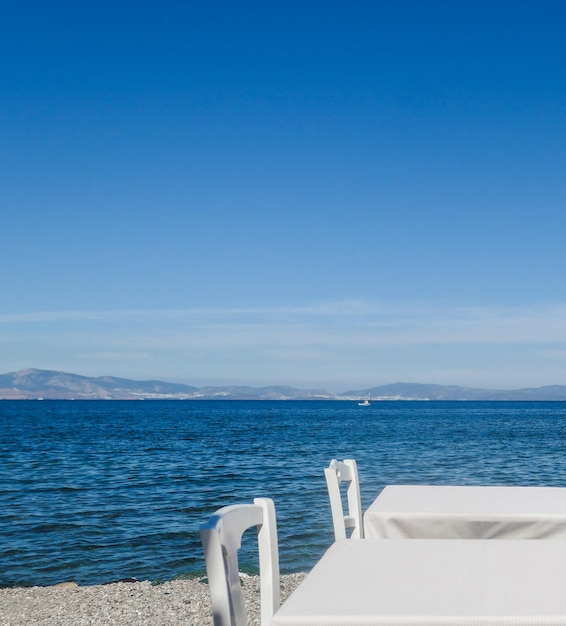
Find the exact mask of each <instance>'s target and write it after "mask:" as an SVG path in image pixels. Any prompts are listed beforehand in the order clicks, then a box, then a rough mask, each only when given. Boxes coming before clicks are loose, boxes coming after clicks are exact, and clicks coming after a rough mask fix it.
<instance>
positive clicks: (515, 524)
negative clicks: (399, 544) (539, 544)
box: [364, 485, 566, 539]
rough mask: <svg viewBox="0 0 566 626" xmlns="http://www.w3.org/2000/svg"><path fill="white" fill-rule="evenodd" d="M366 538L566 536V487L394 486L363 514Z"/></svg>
mask: <svg viewBox="0 0 566 626" xmlns="http://www.w3.org/2000/svg"><path fill="white" fill-rule="evenodd" d="M364 532H365V536H366V537H367V538H385V539H566V488H562V487H450V486H428V485H389V486H387V487H385V489H383V491H382V492H381V493H380V494H379V496H378V497H377V498H376V499H375V500H374V502H373V503H372V505H371V506H370V507H369V508H368V509H367V511H366V513H365V515H364Z"/></svg>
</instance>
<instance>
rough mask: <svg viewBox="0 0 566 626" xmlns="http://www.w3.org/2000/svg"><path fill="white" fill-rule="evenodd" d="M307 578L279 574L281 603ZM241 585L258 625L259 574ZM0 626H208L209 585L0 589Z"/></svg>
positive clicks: (254, 624) (68, 585) (251, 618)
mask: <svg viewBox="0 0 566 626" xmlns="http://www.w3.org/2000/svg"><path fill="white" fill-rule="evenodd" d="M305 576H306V574H290V575H285V576H282V577H281V599H282V601H283V600H284V599H285V598H286V597H287V596H288V595H289V594H290V593H291V591H293V589H295V587H296V586H297V585H298V584H299V583H300V582H301V580H303V578H304V577H305ZM242 588H243V591H244V597H245V599H246V606H247V608H248V622H249V626H260V618H259V577H258V576H245V577H243V579H242ZM0 626H212V612H211V605H210V596H209V593H208V585H207V584H206V582H202V581H199V580H197V579H189V580H174V581H170V582H166V583H162V584H158V585H154V584H152V583H151V582H148V581H143V582H119V583H112V584H108V585H93V586H85V587H80V586H78V585H77V584H75V583H73V582H67V583H61V584H59V585H54V586H52V587H12V588H5V589H0Z"/></svg>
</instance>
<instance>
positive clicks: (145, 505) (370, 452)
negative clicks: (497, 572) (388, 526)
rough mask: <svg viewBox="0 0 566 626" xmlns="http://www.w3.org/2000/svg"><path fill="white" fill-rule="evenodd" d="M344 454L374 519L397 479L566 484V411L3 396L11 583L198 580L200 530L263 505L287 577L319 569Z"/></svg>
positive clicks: (2, 470) (4, 571) (0, 445)
mask: <svg viewBox="0 0 566 626" xmlns="http://www.w3.org/2000/svg"><path fill="white" fill-rule="evenodd" d="M333 457H335V458H339V459H341V458H355V459H357V461H358V466H359V471H360V480H361V485H362V500H363V502H362V504H363V507H364V508H366V507H367V506H368V505H369V504H370V503H371V501H372V500H373V499H374V498H375V496H376V495H377V494H378V493H379V491H380V490H381V489H382V488H383V487H384V486H385V485H386V484H393V483H429V484H469V485H472V484H474V485H475V484H503V485H555V486H558V485H566V403H560V402H525V403H523V402H510V403H507V402H381V403H374V404H373V405H372V406H371V407H370V408H359V407H358V406H357V405H356V403H354V402H352V403H350V402H258V401H255V402H243V401H242V402H233V401H216V402H184V401H171V402H168V401H155V402H148V401H146V402H141V401H140V402H118V401H93V402H89V401H44V402H39V401H35V402H33V401H30V402H27V401H13V402H12V401H2V402H0V528H1V529H2V531H1V533H0V586H11V585H47V584H53V583H57V582H61V581H64V580H75V581H77V582H78V583H79V584H99V583H104V582H109V581H113V580H118V579H122V578H130V577H136V578H138V579H149V580H160V579H161V580H168V579H171V578H174V577H178V576H194V575H199V574H201V573H202V572H203V568H204V561H203V557H202V551H201V545H200V539H199V535H198V527H199V524H200V523H201V522H203V521H205V520H206V519H207V518H208V516H209V515H210V514H211V513H212V512H213V511H214V510H215V509H216V508H218V507H220V506H222V505H225V504H230V503H235V502H249V501H251V499H252V498H253V497H255V496H269V497H272V498H273V499H274V500H275V504H276V508H277V517H278V527H279V541H280V552H281V557H280V558H281V570H282V571H283V572H292V571H300V570H305V569H309V568H310V567H312V565H313V564H314V563H315V562H316V560H317V559H318V558H319V557H320V555H321V554H322V552H323V551H324V550H325V549H326V547H327V546H328V545H329V544H330V543H331V541H332V538H333V534H332V523H331V520H330V511H329V505H328V497H327V493H326V485H325V482H324V475H323V471H322V468H323V467H324V466H326V465H327V464H328V462H329V461H330V459H331V458H333ZM242 560H243V562H244V564H245V565H244V569H245V567H249V568H250V569H253V567H254V559H253V556H252V552H251V551H250V553H249V554H248V553H247V552H246V551H244V554H243V558H242Z"/></svg>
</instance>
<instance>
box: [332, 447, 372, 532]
mask: <svg viewBox="0 0 566 626" xmlns="http://www.w3.org/2000/svg"><path fill="white" fill-rule="evenodd" d="M324 475H325V477H326V485H327V487H328V496H329V498H330V509H331V511H332V523H333V525H334V537H335V539H336V541H338V540H339V539H346V538H347V537H348V535H347V530H348V529H351V532H350V538H352V539H356V538H357V539H362V538H363V536H364V527H363V518H362V502H361V496H360V482H359V479H358V466H357V465H356V461H354V460H353V459H344V461H337V460H336V459H332V461H330V465H329V467H326V468H324ZM341 483H344V484H345V485H346V493H347V499H348V513H347V514H345V513H344V506H343V504H342V493H341V489H340V485H341Z"/></svg>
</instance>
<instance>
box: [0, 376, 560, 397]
mask: <svg viewBox="0 0 566 626" xmlns="http://www.w3.org/2000/svg"><path fill="white" fill-rule="evenodd" d="M360 398H370V399H371V400H372V401H380V400H381V401H388V400H389V401H391V400H423V401H424V400H507V401H514V400H516V401H519V400H531V401H533V400H539V401H551V400H554V401H566V385H548V386H545V387H536V388H525V389H512V390H503V389H476V388H473V387H458V386H454V385H426V384H419V383H392V384H389V385H378V386H376V387H370V388H368V389H355V390H352V391H345V392H343V393H337V392H334V391H329V390H323V389H297V388H294V387H285V386H270V387H247V386H219V387H214V386H210V387H193V386H191V385H182V384H177V383H167V382H162V381H157V380H146V381H136V380H129V379H126V378H115V377H113V376H98V377H89V376H80V375H78V374H69V373H66V372H58V371H52V370H40V369H24V370H20V371H18V372H9V373H8V374H3V375H0V400H337V401H344V400H359V399H360Z"/></svg>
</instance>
